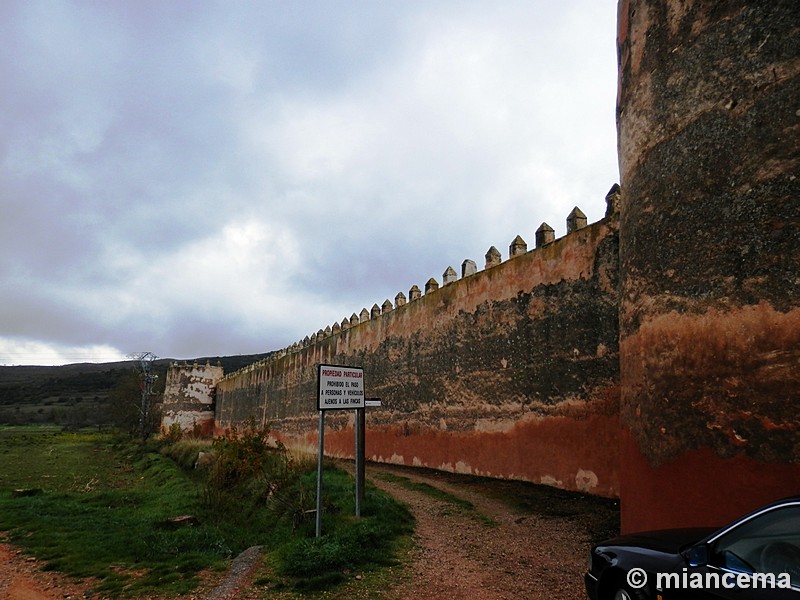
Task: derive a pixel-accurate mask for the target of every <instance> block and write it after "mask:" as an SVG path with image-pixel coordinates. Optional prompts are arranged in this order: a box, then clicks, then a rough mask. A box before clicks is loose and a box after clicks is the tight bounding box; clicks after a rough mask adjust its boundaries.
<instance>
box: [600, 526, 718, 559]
mask: <svg viewBox="0 0 800 600" xmlns="http://www.w3.org/2000/svg"><path fill="white" fill-rule="evenodd" d="M714 531H715V530H714V529H713V528H708V527H703V528H698V527H693V528H689V529H661V530H658V531H642V532H640V533H632V534H628V535H622V536H619V537H616V538H614V539H611V540H606V541H605V542H602V543H600V544H597V547H598V548H602V547H609V546H615V547H626V548H631V549H633V548H642V549H648V550H655V551H656V552H664V553H668V554H677V553H678V552H680V551H681V550H682V549H683V548H685V547H686V546H689V545H691V544H694V543H696V542H699V541H700V540H702V539H703V538H705V537H706V536H708V535H709V534H711V533H712V532H714Z"/></svg>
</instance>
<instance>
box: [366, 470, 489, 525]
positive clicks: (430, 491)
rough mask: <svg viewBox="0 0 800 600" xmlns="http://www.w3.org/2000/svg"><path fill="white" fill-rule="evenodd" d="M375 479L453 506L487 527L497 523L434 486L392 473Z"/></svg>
mask: <svg viewBox="0 0 800 600" xmlns="http://www.w3.org/2000/svg"><path fill="white" fill-rule="evenodd" d="M377 477H378V478H379V479H382V480H384V481H389V482H392V483H397V484H398V485H401V486H403V487H404V488H406V489H408V490H412V491H415V492H419V493H421V494H425V495H426V496H429V497H431V498H435V499H436V500H439V501H441V502H445V503H446V504H449V505H451V506H453V507H454V508H455V509H456V510H459V511H461V512H462V513H464V514H466V515H467V516H469V517H471V518H472V519H475V520H476V521H478V522H480V523H483V524H484V525H486V526H487V527H497V522H496V521H495V520H494V519H492V518H491V517H488V516H486V515H484V514H483V513H481V512H480V511H478V510H477V509H476V508H475V505H474V504H473V503H472V502H470V501H469V500H465V499H464V498H460V497H458V496H456V495H454V494H451V493H450V492H446V491H444V490H442V489H440V488H437V487H436V486H433V485H430V484H428V483H424V482H420V481H412V480H411V479H409V478H408V477H403V476H401V475H394V474H392V473H379V474H378V475H377Z"/></svg>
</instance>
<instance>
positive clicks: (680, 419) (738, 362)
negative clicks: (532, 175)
mask: <svg viewBox="0 0 800 600" xmlns="http://www.w3.org/2000/svg"><path fill="white" fill-rule="evenodd" d="M799 27H800V3H798V2H796V1H794V0H788V1H787V0H770V1H769V2H767V1H758V2H752V1H745V0H731V1H728V2H714V3H711V2H702V1H700V0H688V1H687V0H621V1H620V3H619V35H618V43H619V59H620V65H619V68H620V72H619V81H620V89H619V99H618V128H619V160H620V173H621V178H622V190H623V194H622V200H621V217H620V240H621V243H620V272H621V300H622V302H621V306H620V330H621V342H620V361H621V385H622V403H621V416H622V423H623V428H624V430H623V433H622V441H623V443H622V462H621V465H620V469H621V473H622V525H623V529H624V530H626V531H633V530H639V529H649V528H657V527H669V526H690V525H693V524H698V525H699V524H706V523H708V522H714V521H718V522H721V521H725V520H726V519H728V518H732V517H734V516H736V515H738V514H740V513H742V512H745V511H747V510H749V509H752V508H755V507H756V506H758V505H759V504H761V503H764V502H767V501H770V500H773V499H775V498H776V497H779V496H782V495H789V494H790V493H797V492H798V482H800V419H799V415H800V392H799V391H798V390H800V298H799V297H798V293H797V290H798V285H800V252H798V245H799V244H800V179H798V167H800V154H799V153H798V149H799V148H800V145H799V144H798V140H800V112H798V111H799V110H800V104H798V98H800V31H798V28H799Z"/></svg>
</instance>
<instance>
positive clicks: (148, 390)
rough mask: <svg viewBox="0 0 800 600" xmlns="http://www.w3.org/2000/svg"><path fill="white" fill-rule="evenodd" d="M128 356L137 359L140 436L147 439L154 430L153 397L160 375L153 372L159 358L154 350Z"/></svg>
mask: <svg viewBox="0 0 800 600" xmlns="http://www.w3.org/2000/svg"><path fill="white" fill-rule="evenodd" d="M128 358H132V359H133V360H135V361H136V363H135V364H136V368H137V370H138V372H139V380H140V388H141V404H140V406H139V436H140V437H141V438H142V439H143V440H145V439H147V438H148V436H149V435H150V434H151V433H152V431H153V414H152V409H153V407H152V397H153V396H154V395H155V392H154V391H153V384H154V383H155V381H156V379H157V378H158V375H155V374H153V362H154V361H155V360H156V359H157V358H158V357H157V356H156V355H155V354H153V353H152V352H134V353H131V354H128Z"/></svg>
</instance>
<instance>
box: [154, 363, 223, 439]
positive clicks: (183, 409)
mask: <svg viewBox="0 0 800 600" xmlns="http://www.w3.org/2000/svg"><path fill="white" fill-rule="evenodd" d="M223 374H224V373H223V368H222V367H221V366H216V367H215V366H211V365H210V364H208V363H206V364H205V365H198V364H197V363H194V364H192V365H189V364H178V363H174V364H172V365H170V367H169V369H167V379H166V382H165V384H164V400H163V402H162V406H161V411H162V413H161V429H162V431H166V430H168V429H169V428H170V427H171V426H172V425H173V424H177V425H178V426H179V427H180V428H181V430H182V431H188V432H194V433H197V434H200V435H210V434H211V433H213V431H214V399H215V391H216V386H217V383H218V382H219V380H220V379H222V376H223Z"/></svg>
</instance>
